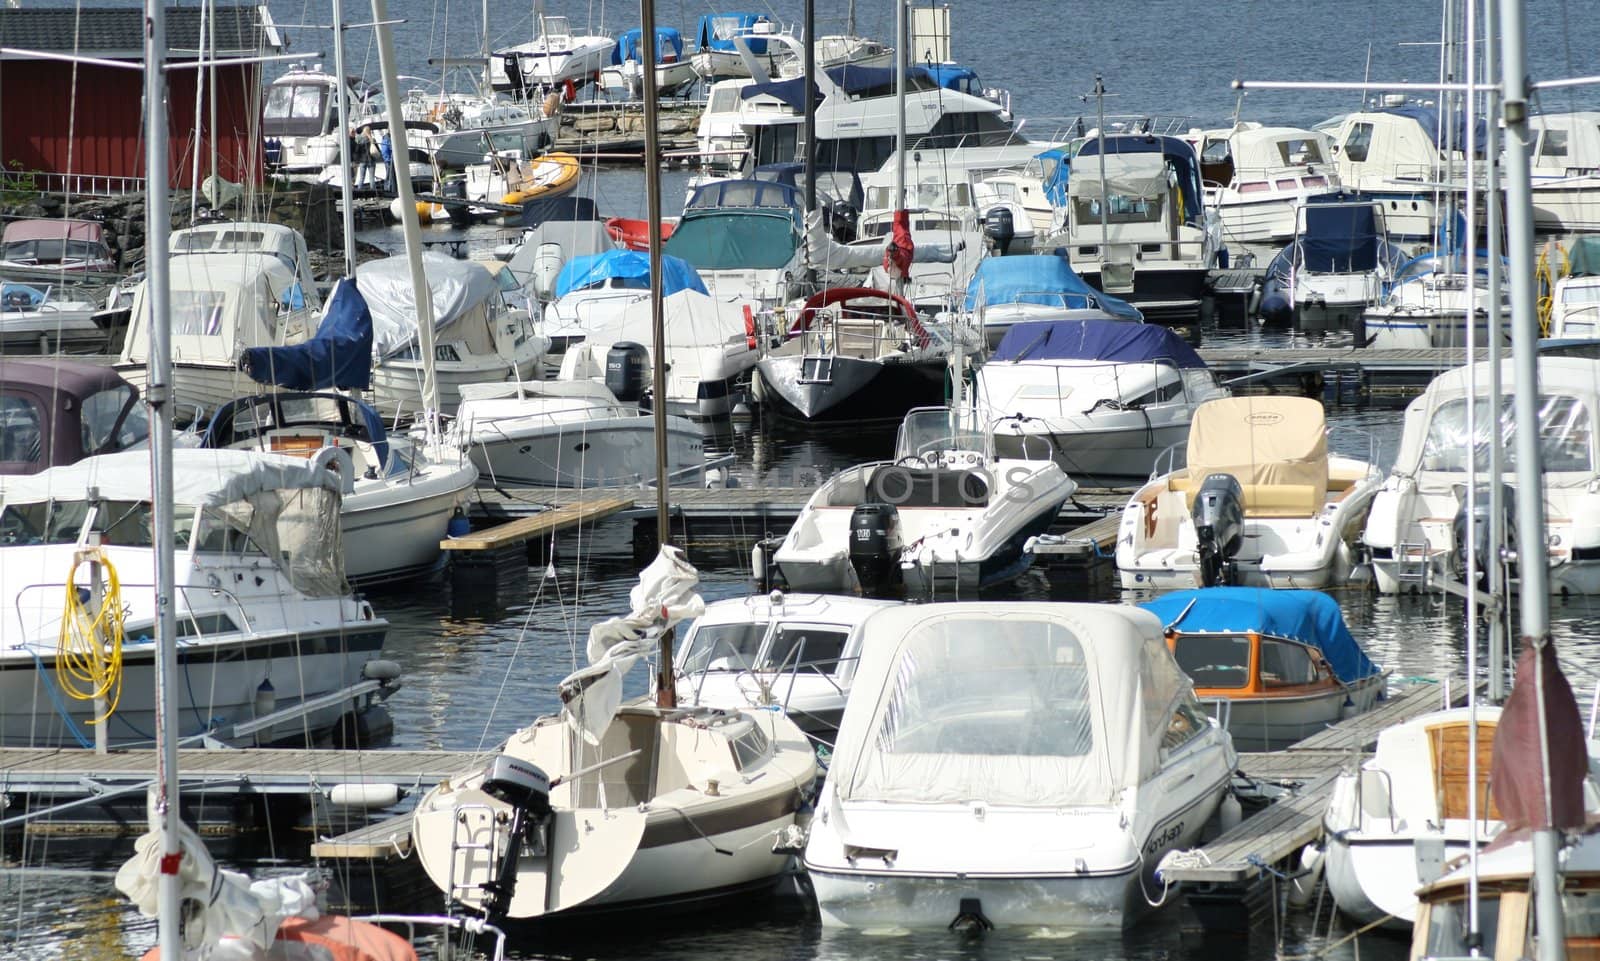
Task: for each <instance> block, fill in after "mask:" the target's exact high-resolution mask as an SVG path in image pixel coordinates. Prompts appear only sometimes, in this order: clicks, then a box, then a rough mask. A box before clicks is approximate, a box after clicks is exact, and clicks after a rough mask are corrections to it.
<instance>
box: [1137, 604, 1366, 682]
mask: <svg viewBox="0 0 1600 961" xmlns="http://www.w3.org/2000/svg"><path fill="white" fill-rule="evenodd" d="M1139 606H1140V607H1142V608H1144V609H1145V610H1147V611H1149V612H1151V613H1152V614H1154V615H1155V616H1157V617H1159V618H1161V622H1162V623H1163V624H1165V625H1166V626H1167V630H1168V631H1169V632H1175V633H1178V634H1260V635H1263V636H1266V637H1281V638H1284V639H1286V640H1291V641H1297V642H1299V643H1301V644H1308V645H1310V646H1312V647H1315V648H1317V649H1318V650H1320V651H1321V652H1322V656H1323V657H1324V658H1326V659H1327V661H1328V666H1329V667H1331V668H1333V673H1334V675H1335V676H1337V677H1338V678H1339V680H1341V681H1343V682H1344V683H1346V684H1354V683H1355V682H1357V681H1359V680H1361V679H1362V678H1366V677H1371V676H1372V675H1374V674H1381V673H1383V669H1382V668H1380V667H1379V666H1378V665H1377V664H1375V663H1373V661H1372V659H1371V658H1370V657H1368V656H1367V652H1366V651H1364V650H1362V649H1361V645H1360V644H1358V643H1356V639H1355V638H1354V637H1351V636H1350V629H1349V628H1348V627H1346V626H1345V623H1344V615H1343V614H1342V613H1340V611H1339V602H1338V601H1335V600H1334V599H1333V598H1331V597H1329V596H1328V595H1327V594H1324V593H1322V592H1321V591H1296V590H1273V589H1271V588H1263V587H1204V588H1200V589H1199V590H1193V591H1173V592H1172V593H1170V594H1163V595H1161V596H1160V597H1158V598H1156V599H1155V600H1152V601H1145V602H1144V603H1142V604H1140V605H1139Z"/></svg>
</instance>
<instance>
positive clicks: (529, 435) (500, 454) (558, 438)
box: [469, 416, 705, 488]
mask: <svg viewBox="0 0 1600 961" xmlns="http://www.w3.org/2000/svg"><path fill="white" fill-rule="evenodd" d="M653 423H654V418H651V417H647V416H635V417H613V418H605V419H600V420H593V421H580V422H577V423H570V424H560V425H557V426H554V427H545V428H541V429H538V430H534V431H526V432H513V433H510V434H508V435H506V436H505V437H504V438H503V439H499V440H488V439H480V440H479V442H477V443H474V444H473V445H472V446H471V448H470V452H469V453H470V456H471V458H472V462H473V463H474V464H475V465H477V467H478V480H479V483H480V484H483V485H486V486H501V485H506V484H513V485H518V486H529V487H583V488H589V487H607V486H626V487H634V486H637V485H639V484H640V483H642V482H649V481H650V480H653V479H654V478H655V473H656V464H655V436H654V431H653V429H652V424H653ZM493 431H494V428H493V425H490V424H485V425H482V426H480V427H479V429H478V431H477V433H478V434H479V436H480V438H482V437H483V436H484V435H487V434H491V433H492V432H493ZM704 460H705V441H704V438H703V437H702V436H701V434H700V431H699V430H698V429H696V428H695V427H694V426H693V425H692V424H686V423H682V422H681V421H680V422H679V423H678V424H670V423H669V425H668V428H667V470H668V472H669V473H673V472H676V471H679V470H683V469H685V468H689V467H693V466H694V465H695V464H697V463H702V462H704Z"/></svg>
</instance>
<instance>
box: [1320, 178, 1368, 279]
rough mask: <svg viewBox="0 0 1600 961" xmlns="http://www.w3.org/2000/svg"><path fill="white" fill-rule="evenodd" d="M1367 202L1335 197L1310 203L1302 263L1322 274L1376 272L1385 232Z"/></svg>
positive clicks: (1350, 196) (1351, 195)
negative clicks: (1380, 246) (1380, 245)
mask: <svg viewBox="0 0 1600 961" xmlns="http://www.w3.org/2000/svg"><path fill="white" fill-rule="evenodd" d="M1362 199H1364V198H1361V197H1358V196H1356V195H1353V194H1346V193H1335V194H1328V195H1326V196H1323V197H1312V198H1310V199H1309V200H1308V201H1307V203H1306V229H1305V233H1304V234H1302V235H1301V236H1300V248H1301V263H1303V264H1304V265H1305V267H1306V269H1308V270H1313V271H1317V272H1320V273H1336V272H1351V273H1353V272H1355V271H1365V270H1376V269H1377V267H1378V252H1379V244H1380V242H1381V241H1382V240H1383V232H1382V231H1381V230H1379V229H1378V215H1377V211H1375V210H1374V209H1373V208H1372V205H1371V203H1359V202H1358V201H1360V200H1362Z"/></svg>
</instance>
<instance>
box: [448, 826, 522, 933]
mask: <svg viewBox="0 0 1600 961" xmlns="http://www.w3.org/2000/svg"><path fill="white" fill-rule="evenodd" d="M507 823H508V824H509V822H507ZM451 824H452V830H451V832H450V883H449V887H448V888H447V889H446V891H445V898H446V901H447V903H449V904H451V905H455V904H464V905H470V906H472V907H477V906H479V905H480V904H481V903H482V902H483V898H484V896H485V894H486V892H485V891H484V888H483V885H484V883H485V882H488V881H493V880H495V876H496V874H497V873H498V871H499V868H500V864H499V862H500V855H501V852H502V851H503V850H504V846H505V844H507V843H510V839H509V838H503V837H502V831H503V829H504V827H505V826H504V825H502V823H501V820H500V819H499V818H498V817H496V816H495V810H494V808H492V807H490V806H489V805H487V804H463V805H461V806H459V807H457V808H456V811H455V819H454V820H453V821H452V822H451ZM485 828H487V829H488V830H487V832H485V831H484V829H485ZM476 852H482V854H481V855H479V854H477V853H476ZM480 857H481V865H480V860H479V859H480Z"/></svg>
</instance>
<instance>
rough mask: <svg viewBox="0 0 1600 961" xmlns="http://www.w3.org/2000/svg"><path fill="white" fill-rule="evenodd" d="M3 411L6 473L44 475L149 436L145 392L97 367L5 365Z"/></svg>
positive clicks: (0, 452)
mask: <svg viewBox="0 0 1600 961" xmlns="http://www.w3.org/2000/svg"><path fill="white" fill-rule="evenodd" d="M0 411H3V412H4V420H3V422H0V425H3V427H4V429H3V430H0V475H4V474H37V473H38V472H40V471H42V470H46V469H47V468H51V467H59V466H62V465H65V464H74V463H77V462H78V461H80V460H83V459H84V458H85V457H93V456H95V455H96V454H114V453H116V452H117V451H122V450H133V449H136V448H141V447H144V446H146V444H147V443H148V442H149V438H150V420H149V418H148V417H147V416H146V413H145V407H144V405H143V404H141V403H139V391H138V390H136V389H134V387H133V385H131V384H129V383H128V382H127V381H125V380H123V379H122V378H121V377H120V376H118V375H117V372H116V371H114V370H112V369H111V368H109V367H102V366H100V365H98V364H84V363H79V362H76V361H70V360H57V359H55V358H50V359H48V360H45V359H40V360H16V359H3V360H0Z"/></svg>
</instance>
